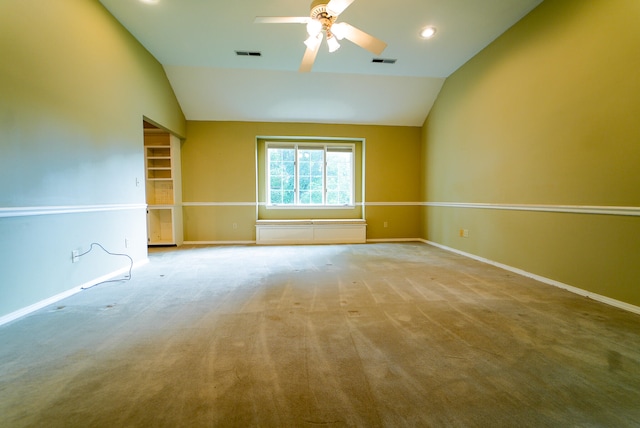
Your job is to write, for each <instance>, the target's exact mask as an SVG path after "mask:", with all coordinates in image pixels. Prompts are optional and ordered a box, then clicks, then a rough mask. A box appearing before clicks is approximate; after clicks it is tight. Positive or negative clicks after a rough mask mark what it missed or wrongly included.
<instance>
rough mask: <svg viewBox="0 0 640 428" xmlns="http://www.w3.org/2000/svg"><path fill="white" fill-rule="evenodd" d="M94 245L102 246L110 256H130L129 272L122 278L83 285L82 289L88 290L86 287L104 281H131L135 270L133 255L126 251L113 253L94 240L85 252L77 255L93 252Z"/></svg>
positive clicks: (102, 282) (101, 282)
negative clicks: (125, 252)
mask: <svg viewBox="0 0 640 428" xmlns="http://www.w3.org/2000/svg"><path fill="white" fill-rule="evenodd" d="M94 246H97V247H100V248H101V249H102V251H104V252H105V253H107V254H109V255H110V256H118V257H126V258H128V259H129V262H130V264H129V272H128V273H127V274H126V276H125V277H124V278H120V279H107V280H105V281H100V282H97V283H95V284H93V285H90V286H88V287H82V288H81V290H86V289H88V288H91V287H95V286H96V285H100V284H104V283H107V282H120V281H129V280H131V271H132V270H133V259H132V258H131V256H130V255H128V254H124V253H112V252H111V251H108V250H107V249H106V248H104V247H103V246H102V245H100V244H98V243H97V242H92V243H91V245H90V246H89V249H88V250H87V251H85V252H84V253H82V254H78V255H77V256H76V257H78V258H80V257H82V256H84V255H87V254H89V253H90V252H91V250H93V247H94Z"/></svg>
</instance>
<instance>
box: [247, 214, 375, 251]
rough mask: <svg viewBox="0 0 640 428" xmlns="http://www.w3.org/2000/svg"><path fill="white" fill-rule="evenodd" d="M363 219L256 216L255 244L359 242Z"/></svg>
mask: <svg viewBox="0 0 640 428" xmlns="http://www.w3.org/2000/svg"><path fill="white" fill-rule="evenodd" d="M365 242H367V224H366V222H365V221H364V220H258V222H257V223H256V244H258V245H290V244H363V243H365Z"/></svg>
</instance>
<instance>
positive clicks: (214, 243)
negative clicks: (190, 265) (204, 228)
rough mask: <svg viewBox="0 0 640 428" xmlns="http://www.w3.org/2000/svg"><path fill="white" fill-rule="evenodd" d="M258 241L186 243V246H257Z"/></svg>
mask: <svg viewBox="0 0 640 428" xmlns="http://www.w3.org/2000/svg"><path fill="white" fill-rule="evenodd" d="M255 243H256V241H184V243H183V244H184V245H255Z"/></svg>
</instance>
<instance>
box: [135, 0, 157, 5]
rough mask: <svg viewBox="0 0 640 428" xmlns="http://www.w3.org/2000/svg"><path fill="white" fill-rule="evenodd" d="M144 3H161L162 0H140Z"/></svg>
mask: <svg viewBox="0 0 640 428" xmlns="http://www.w3.org/2000/svg"><path fill="white" fill-rule="evenodd" d="M140 1H141V2H142V3H147V4H156V3H159V2H160V0H140Z"/></svg>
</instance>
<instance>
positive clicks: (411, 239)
mask: <svg viewBox="0 0 640 428" xmlns="http://www.w3.org/2000/svg"><path fill="white" fill-rule="evenodd" d="M369 242H370V243H372V244H374V243H382V242H424V240H422V239H420V238H386V239H367V243H369Z"/></svg>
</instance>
